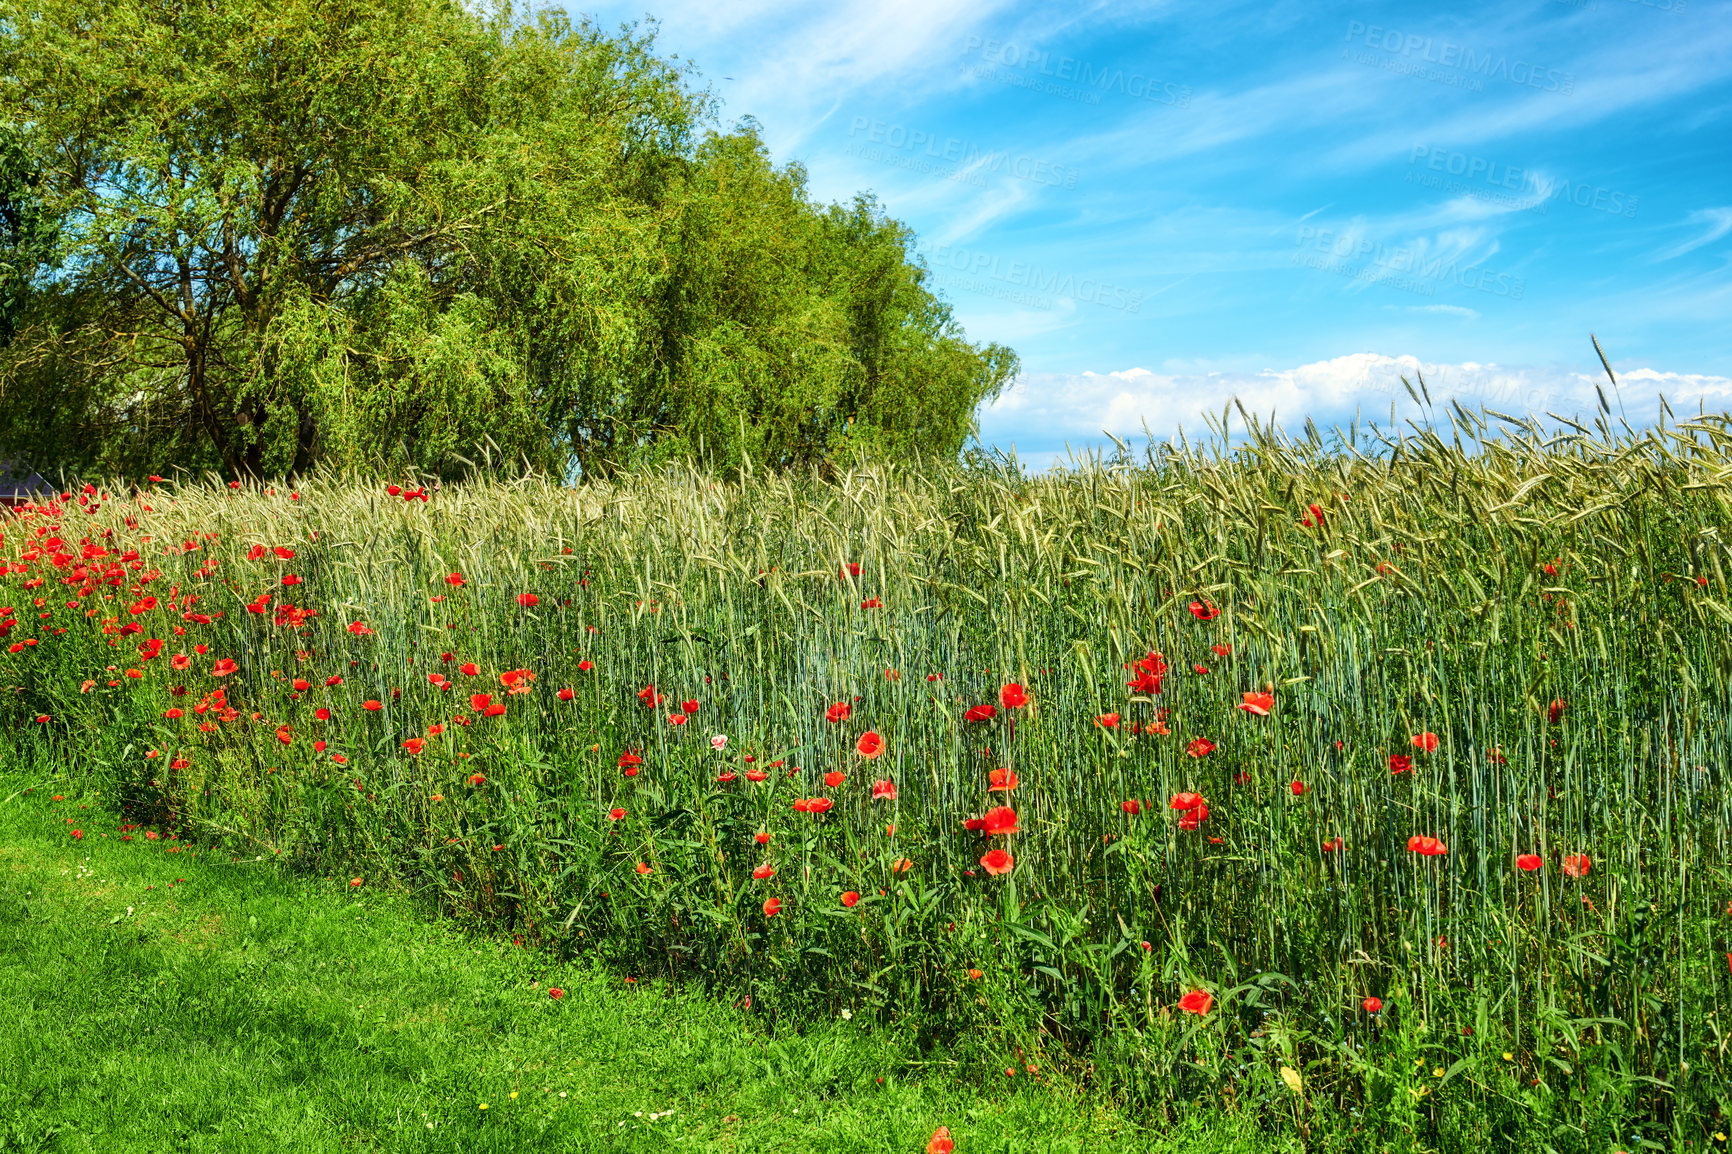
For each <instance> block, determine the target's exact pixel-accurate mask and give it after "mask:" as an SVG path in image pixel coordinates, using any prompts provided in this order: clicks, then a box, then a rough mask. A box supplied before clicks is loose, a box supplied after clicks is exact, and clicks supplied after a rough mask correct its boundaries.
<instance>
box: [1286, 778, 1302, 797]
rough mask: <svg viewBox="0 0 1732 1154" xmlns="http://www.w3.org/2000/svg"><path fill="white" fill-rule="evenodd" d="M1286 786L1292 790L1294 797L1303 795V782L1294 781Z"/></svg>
mask: <svg viewBox="0 0 1732 1154" xmlns="http://www.w3.org/2000/svg"><path fill="white" fill-rule="evenodd" d="M1287 788H1288V789H1291V790H1292V791H1293V796H1294V797H1300V796H1303V795H1304V793H1305V783H1304V782H1302V781H1296V782H1294V783H1293V784H1292V785H1290V786H1288V787H1287Z"/></svg>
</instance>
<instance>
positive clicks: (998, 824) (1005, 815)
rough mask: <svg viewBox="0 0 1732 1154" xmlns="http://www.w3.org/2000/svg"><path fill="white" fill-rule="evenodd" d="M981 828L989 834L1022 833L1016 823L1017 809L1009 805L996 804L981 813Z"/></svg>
mask: <svg viewBox="0 0 1732 1154" xmlns="http://www.w3.org/2000/svg"><path fill="white" fill-rule="evenodd" d="M980 820H981V823H982V824H981V827H980V828H981V829H983V830H985V831H986V832H987V833H989V834H999V833H1021V832H1022V830H1021V829H1020V828H1019V827H1018V826H1017V824H1016V811H1015V810H1014V809H1012V808H1010V807H1009V806H1008V805H999V806H994V807H993V808H991V809H989V810H987V811H986V813H984V814H983V815H981V819H980Z"/></svg>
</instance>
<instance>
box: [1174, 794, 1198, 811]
mask: <svg viewBox="0 0 1732 1154" xmlns="http://www.w3.org/2000/svg"><path fill="white" fill-rule="evenodd" d="M1169 804H1170V805H1171V806H1172V807H1173V808H1174V809H1176V810H1180V811H1182V812H1184V811H1189V810H1193V809H1196V808H1197V807H1198V806H1200V805H1202V804H1203V795H1202V794H1200V793H1175V794H1174V795H1173V800H1172V801H1171V802H1170V803H1169Z"/></svg>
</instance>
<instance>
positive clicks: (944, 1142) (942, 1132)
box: [926, 1126, 956, 1154]
mask: <svg viewBox="0 0 1732 1154" xmlns="http://www.w3.org/2000/svg"><path fill="white" fill-rule="evenodd" d="M955 1149H956V1143H955V1142H954V1141H952V1140H951V1137H950V1127H948V1126H940V1127H939V1128H938V1129H936V1130H934V1131H933V1132H932V1137H931V1138H930V1139H928V1140H927V1143H926V1154H951V1151H953V1150H955Z"/></svg>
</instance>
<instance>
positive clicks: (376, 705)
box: [361, 698, 385, 713]
mask: <svg viewBox="0 0 1732 1154" xmlns="http://www.w3.org/2000/svg"><path fill="white" fill-rule="evenodd" d="M361 708H362V709H365V710H366V711H367V712H368V713H377V712H379V711H380V710H381V709H383V708H385V703H384V702H382V701H375V700H373V699H372V698H368V699H367V700H366V701H363V702H361Z"/></svg>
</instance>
